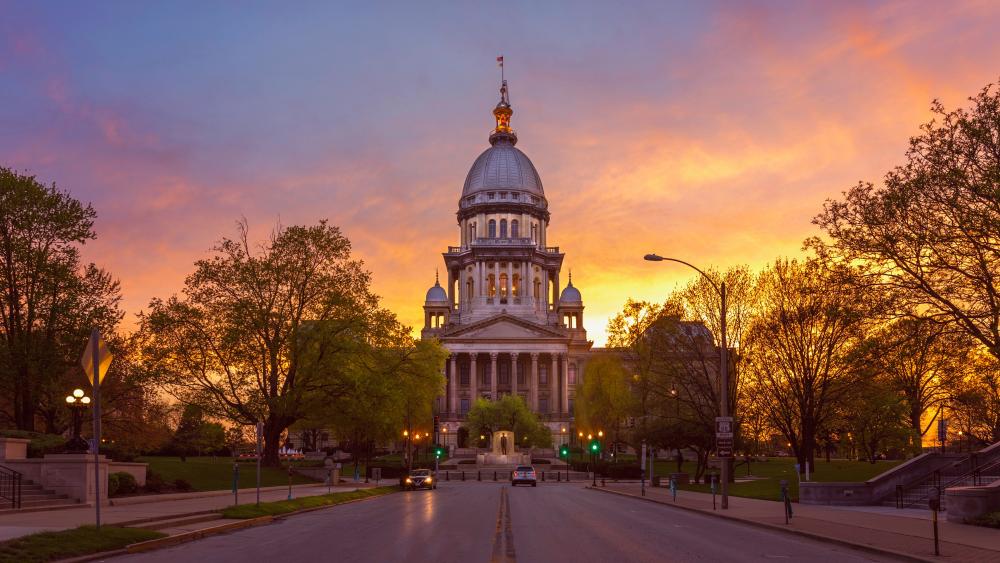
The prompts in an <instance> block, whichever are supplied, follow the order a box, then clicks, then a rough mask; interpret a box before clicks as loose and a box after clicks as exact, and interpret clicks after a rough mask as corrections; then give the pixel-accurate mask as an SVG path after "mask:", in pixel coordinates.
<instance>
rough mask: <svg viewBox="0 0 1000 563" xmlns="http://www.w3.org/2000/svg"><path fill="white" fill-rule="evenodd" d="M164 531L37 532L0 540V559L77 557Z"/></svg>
mask: <svg viewBox="0 0 1000 563" xmlns="http://www.w3.org/2000/svg"><path fill="white" fill-rule="evenodd" d="M164 536H166V534H163V533H160V532H154V531H152V530H142V529H139V528H119V527H116V526H104V527H102V528H101V531H100V532H98V531H97V529H96V528H94V527H93V526H80V527H79V528H75V529H73V530H63V531H60V532H41V533H38V534H31V535H28V536H23V537H20V538H15V539H12V540H7V541H5V542H0V562H8V561H10V562H15V561H16V562H17V563H30V562H34V561H53V560H56V559H65V558H67V557H77V556H80V555H87V554H90V553H98V552H101V551H110V550H113V549H121V548H123V547H125V546H127V545H129V544H133V543H136V542H141V541H146V540H152V539H156V538H162V537H164Z"/></svg>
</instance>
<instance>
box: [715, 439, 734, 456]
mask: <svg viewBox="0 0 1000 563" xmlns="http://www.w3.org/2000/svg"><path fill="white" fill-rule="evenodd" d="M715 450H716V455H718V456H719V457H733V439H732V438H716V439H715Z"/></svg>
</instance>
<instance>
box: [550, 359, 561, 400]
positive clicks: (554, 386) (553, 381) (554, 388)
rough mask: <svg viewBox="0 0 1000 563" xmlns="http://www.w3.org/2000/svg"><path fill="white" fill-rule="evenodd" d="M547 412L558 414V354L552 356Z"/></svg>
mask: <svg viewBox="0 0 1000 563" xmlns="http://www.w3.org/2000/svg"><path fill="white" fill-rule="evenodd" d="M549 412H550V413H552V414H557V413H558V412H559V354H555V353H553V354H552V371H550V372H549Z"/></svg>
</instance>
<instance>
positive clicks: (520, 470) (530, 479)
mask: <svg viewBox="0 0 1000 563" xmlns="http://www.w3.org/2000/svg"><path fill="white" fill-rule="evenodd" d="M522 483H524V484H525V485H531V486H532V487H537V486H538V478H537V477H536V476H535V468H534V467H532V466H530V465H518V466H517V467H516V468H515V469H514V471H511V473H510V486H512V487H513V486H514V485H520V484H522Z"/></svg>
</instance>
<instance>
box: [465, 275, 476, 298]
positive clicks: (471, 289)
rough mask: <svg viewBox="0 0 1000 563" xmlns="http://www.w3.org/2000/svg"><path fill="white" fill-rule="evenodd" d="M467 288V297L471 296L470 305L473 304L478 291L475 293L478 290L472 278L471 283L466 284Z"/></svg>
mask: <svg viewBox="0 0 1000 563" xmlns="http://www.w3.org/2000/svg"><path fill="white" fill-rule="evenodd" d="M466 288H467V290H468V292H467V293H466V295H468V296H469V303H470V304H471V303H472V298H473V297H474V296H475V295H476V291H475V290H476V284H475V282H473V281H472V278H469V281H468V282H467V283H466Z"/></svg>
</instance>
